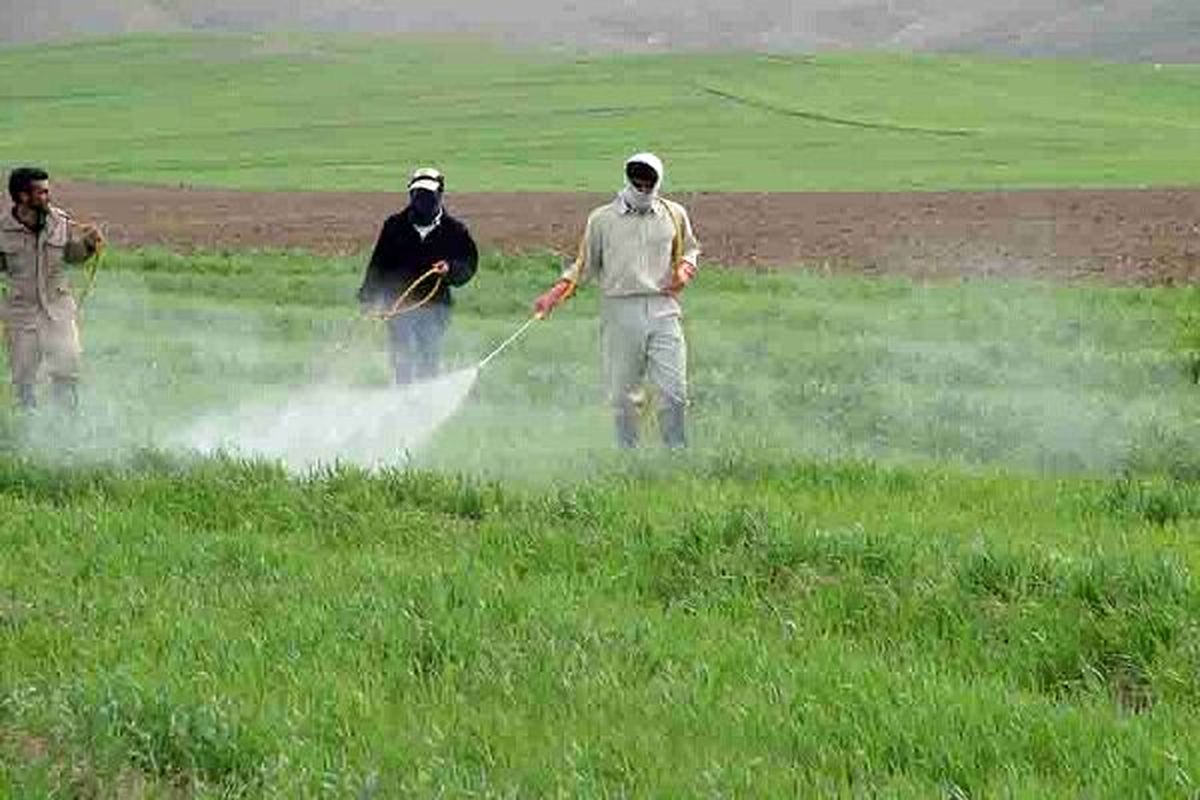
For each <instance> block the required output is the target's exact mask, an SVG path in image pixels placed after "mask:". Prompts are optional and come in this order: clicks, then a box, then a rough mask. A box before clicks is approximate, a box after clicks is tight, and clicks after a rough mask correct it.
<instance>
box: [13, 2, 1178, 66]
mask: <svg viewBox="0 0 1200 800" xmlns="http://www.w3.org/2000/svg"><path fill="white" fill-rule="evenodd" d="M0 11H2V12H3V13H2V15H0V16H2V17H3V19H4V20H5V25H4V26H3V27H0V41H10V42H29V41H38V40H45V39H61V38H70V37H76V36H80V35H87V34H109V33H121V32H134V31H165V30H230V31H263V30H297V29H299V30H306V31H316V32H320V31H368V32H382V33H389V32H396V33H413V32H415V33H472V34H484V35H489V36H496V37H498V38H501V39H504V40H508V41H513V42H517V43H521V44H541V45H552V46H567V47H582V48H588V49H604V50H661V49H666V48H692V49H713V48H720V49H728V48H736V49H746V48H751V49H764V48H766V49H777V50H805V51H811V50H828V49H844V48H884V49H904V50H921V51H944V50H962V51H972V52H988V53H997V54H1008V55H1022V56H1071V57H1089V58H1103V59H1112V60H1126V61H1138V60H1142V61H1146V60H1155V61H1200V2H1196V0H1055V1H1054V2H1047V0H990V1H988V2H984V1H982V0H810V1H809V2H804V3H801V2H800V0H741V2H738V3H733V2H729V0H589V2H587V3H583V2H573V3H572V2H568V3H562V2H552V1H551V0H514V1H513V2H495V0H443V2H439V3H425V4H419V3H413V2H405V0H327V1H326V2H321V3H319V4H314V3H308V4H306V5H303V6H302V7H301V8H296V7H295V5H294V4H293V3H292V2H290V0H157V1H156V0H39V2H37V3H29V2H26V0H0Z"/></svg>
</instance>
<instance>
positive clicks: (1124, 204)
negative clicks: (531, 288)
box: [55, 182, 1200, 285]
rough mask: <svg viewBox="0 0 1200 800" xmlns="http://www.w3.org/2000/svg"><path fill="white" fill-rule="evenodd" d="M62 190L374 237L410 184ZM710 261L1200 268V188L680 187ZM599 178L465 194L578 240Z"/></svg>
mask: <svg viewBox="0 0 1200 800" xmlns="http://www.w3.org/2000/svg"><path fill="white" fill-rule="evenodd" d="M55 193H56V201H57V202H58V203H59V204H60V205H62V206H63V207H65V208H67V209H69V210H70V211H71V212H72V213H73V214H74V215H75V216H77V217H80V218H83V219H94V220H97V221H99V222H101V223H102V224H103V225H104V226H105V227H106V230H107V233H108V235H109V238H110V239H111V240H113V241H114V242H115V243H117V244H118V245H121V246H137V245H148V244H155V245H165V246H168V247H171V248H175V249H182V250H185V251H186V250H190V249H196V248H202V249H252V248H285V249H304V250H310V251H313V252H317V253H323V254H354V253H362V252H363V251H369V249H370V247H371V245H372V244H373V243H374V238H375V235H376V233H377V232H378V229H379V226H380V224H381V223H382V221H383V219H384V218H385V217H386V216H387V215H388V214H389V213H391V212H393V211H395V210H397V209H398V208H399V207H400V206H401V205H402V204H403V202H404V197H403V195H399V194H370V193H363V194H351V193H332V192H328V193H327V192H321V193H316V192H314V193H282V192H236V191H224V190H201V189H186V188H162V187H132V186H112V185H95V184H86V183H68V182H59V183H57V184H56V188H55ZM675 197H676V199H678V200H681V201H682V202H684V203H685V204H687V205H688V207H689V208H690V210H691V213H692V217H693V220H694V223H695V226H696V230H697V234H698V235H699V237H700V240H701V242H702V244H703V245H704V251H705V258H706V260H707V261H710V262H716V263H720V264H726V265H730V266H738V267H757V268H788V267H805V268H808V269H814V270H820V271H829V272H841V273H846V272H858V273H867V274H903V275H909V276H913V277H917V278H921V279H932V280H941V279H958V278H962V277H966V278H975V277H980V278H984V277H1000V278H1004V277H1033V278H1044V279H1047V280H1067V281H1077V280H1087V279H1095V280H1101V281H1105V282H1111V283H1119V284H1140V285H1164V284H1190V283H1194V282H1197V281H1200V189H1180V190H1128V191H1023V192H944V193H884V194H868V193H824V194H821V193H816V194H814V193H809V194H715V193H714V194H707V193H702V194H694V195H676V196H675ZM606 199H607V198H606V197H605V196H603V195H586V194H454V195H451V196H449V197H448V202H447V204H448V206H449V207H450V209H451V211H452V212H453V213H455V214H457V215H458V216H460V217H463V218H465V219H466V220H467V221H468V223H469V224H470V225H471V228H472V230H473V231H474V233H475V235H476V237H477V238H478V239H479V240H480V242H481V244H483V245H484V246H485V247H495V248H500V249H502V250H505V251H517V250H529V249H541V250H546V249H550V250H556V251H559V252H563V253H568V252H573V250H574V242H575V241H576V240H577V239H578V237H579V234H580V232H581V226H582V222H583V220H584V218H585V216H586V214H587V211H588V210H589V209H590V208H592V207H593V206H595V205H597V204H599V203H603V202H605V201H606Z"/></svg>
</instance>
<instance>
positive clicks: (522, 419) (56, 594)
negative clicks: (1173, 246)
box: [0, 251, 1200, 798]
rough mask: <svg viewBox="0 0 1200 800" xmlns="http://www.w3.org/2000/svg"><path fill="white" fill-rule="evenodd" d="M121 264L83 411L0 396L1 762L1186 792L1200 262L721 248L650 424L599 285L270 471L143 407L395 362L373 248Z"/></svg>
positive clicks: (300, 780)
mask: <svg viewBox="0 0 1200 800" xmlns="http://www.w3.org/2000/svg"><path fill="white" fill-rule="evenodd" d="M554 266H555V265H554V260H553V258H552V257H551V256H546V257H544V258H542V257H538V256H528V257H523V258H519V259H513V258H508V259H501V258H499V257H495V256H491V257H489V258H488V260H487V261H486V263H485V265H484V268H483V270H482V272H481V274H480V276H479V278H478V280H477V282H476V283H474V284H473V285H472V286H471V287H470V288H469V289H468V290H467V291H464V292H462V293H461V295H460V301H461V302H460V303H459V305H458V307H457V311H456V314H457V317H456V325H455V327H454V329H453V331H452V335H451V339H450V341H449V343H448V347H449V359H450V361H451V362H452V363H459V364H465V363H470V362H472V361H473V360H474V359H477V358H478V357H479V356H480V355H481V354H482V353H483V352H485V351H486V350H487V349H488V347H489V345H490V344H492V343H494V342H496V341H498V340H499V339H501V338H502V337H503V336H504V335H505V334H506V333H507V332H508V331H510V330H511V329H512V328H513V327H515V325H516V324H517V323H518V322H519V321H520V320H521V319H522V317H523V315H524V314H525V313H526V309H527V303H528V300H529V298H530V297H531V296H532V294H533V292H534V291H535V290H536V289H537V288H539V287H541V286H542V285H544V284H545V282H546V280H547V279H548V278H549V277H550V276H551V275H552V274H553V272H554ZM108 267H109V271H107V272H106V273H105V274H104V275H103V276H102V279H101V282H100V284H99V288H98V289H97V292H96V293H95V295H94V296H93V297H92V298H91V299H90V300H89V303H88V306H87V307H86V308H85V336H86V340H87V346H88V349H89V368H88V375H87V379H88V380H87V391H86V392H85V395H84V401H85V407H86V408H87V409H88V411H89V413H88V415H87V416H85V417H84V418H83V419H82V420H80V421H78V422H75V423H71V422H64V421H62V420H57V419H55V418H54V417H53V415H52V414H47V415H45V416H43V417H41V418H39V419H37V420H35V421H33V422H32V423H26V424H22V423H20V422H19V421H17V420H16V419H13V418H9V419H8V420H7V422H6V424H5V425H4V426H3V431H4V433H3V434H2V435H3V439H2V441H3V442H4V443H5V452H6V455H4V456H3V457H2V458H0V542H2V545H3V552H4V554H5V557H4V558H3V559H0V796H11V797H18V798H26V797H28V798H34V797H46V796H64V797H138V796H147V797H289V798H291V797H320V796H324V797H348V798H360V797H397V796H409V795H417V796H452V797H464V796H488V797H511V796H551V795H553V796H572V797H574V796H594V797H600V796H697V795H709V796H731V795H738V796H745V795H748V796H780V795H789V796H816V795H823V796H829V795H842V796H887V797H913V798H917V797H930V796H949V797H1039V798H1040V797H1054V796H1057V797H1080V796H1086V797H1191V796H1195V794H1196V791H1197V789H1196V781H1197V780H1200V774H1198V773H1197V767H1196V765H1197V764H1198V763H1200V736H1197V734H1196V731H1197V730H1200V680H1198V678H1197V676H1198V675H1200V626H1198V624H1197V620H1198V619H1200V587H1198V586H1197V584H1196V581H1195V574H1196V570H1197V569H1198V568H1200V547H1198V546H1197V544H1196V542H1197V534H1200V488H1198V484H1197V483H1196V482H1195V481H1196V478H1197V476H1198V475H1200V457H1198V456H1197V455H1196V453H1197V449H1196V438H1197V437H1196V433H1195V430H1194V424H1193V420H1194V419H1195V418H1196V414H1197V411H1200V400H1198V398H1197V395H1196V391H1195V387H1194V385H1193V384H1192V383H1191V377H1190V374H1189V370H1190V367H1191V363H1192V362H1191V359H1192V358H1193V355H1194V354H1193V350H1192V344H1193V343H1194V338H1193V335H1194V332H1195V328H1194V324H1193V321H1192V316H1191V315H1192V309H1193V308H1194V307H1195V301H1196V297H1195V292H1194V291H1193V290H1190V289H1189V290H1180V289H1174V290H1167V289H1159V290H1140V289H1107V288H1100V287H1092V288H1088V287H1079V288H1061V287H1052V286H1045V285H1039V284H1032V283H965V284H961V285H953V286H920V285H915V284H912V283H909V282H904V281H871V280H859V279H848V278H836V279H821V278H817V277H814V276H811V275H805V274H797V273H787V274H758V275H754V274H748V273H744V272H724V271H721V270H717V269H713V270H709V271H708V272H706V273H705V274H704V275H703V276H702V279H701V281H700V282H699V283H698V284H697V286H696V287H695V289H694V291H693V292H692V293H691V295H690V297H689V298H688V309H689V319H688V326H689V328H688V332H689V336H690V338H691V343H692V347H693V357H692V367H693V373H694V384H695V389H696V397H695V401H696V403H695V408H694V412H693V421H694V428H693V434H694V438H695V447H693V448H692V450H690V451H689V452H688V453H687V454H685V455H682V456H678V457H673V456H668V455H666V454H663V453H661V452H659V451H657V450H655V449H653V448H648V449H646V450H645V451H644V452H641V453H638V454H636V455H634V456H632V457H625V456H622V455H621V454H619V453H616V452H614V450H613V448H612V447H611V445H610V442H609V435H610V433H609V426H608V419H607V414H606V412H605V410H604V406H603V403H602V398H601V396H600V392H599V374H598V373H599V367H598V364H597V358H596V350H597V330H596V323H595V302H596V300H595V297H594V294H585V295H584V296H582V297H581V298H579V299H578V300H576V301H573V304H572V305H569V306H568V307H566V308H565V309H563V310H562V311H561V312H559V313H558V314H557V315H556V316H555V317H554V318H552V319H551V320H550V321H548V322H547V323H544V327H542V326H538V327H535V328H534V329H533V330H532V331H531V333H530V334H529V336H528V338H527V339H525V340H523V341H522V342H521V343H520V344H519V345H518V346H517V347H516V349H514V350H513V351H511V352H509V353H506V354H505V355H504V356H503V357H502V358H501V359H499V360H498V361H497V362H495V367H494V369H489V370H488V371H486V372H484V373H483V374H482V376H481V380H480V383H479V385H478V387H477V391H476V392H475V394H474V395H473V396H472V397H471V398H470V400H469V401H468V403H467V404H466V406H465V407H464V408H463V409H462V410H461V411H460V413H459V414H458V415H457V416H456V417H455V419H454V422H453V423H452V425H450V426H449V427H447V428H446V429H444V430H443V431H442V432H441V433H439V434H438V435H437V436H436V437H435V439H434V441H433V442H432V443H431V445H430V446H429V447H428V448H427V449H426V450H424V451H422V452H420V453H418V454H416V461H415V463H414V464H412V465H411V468H409V469H397V470H394V471H391V472H387V473H384V474H379V475H368V474H365V473H363V472H361V471H359V470H356V469H354V468H350V467H344V468H340V469H339V468H331V469H328V470H324V471H321V472H319V473H316V474H312V475H309V476H307V477H295V476H289V475H288V474H287V473H285V472H284V471H282V470H281V469H279V468H277V467H273V466H270V465H265V464H247V463H239V462H236V461H222V460H220V459H216V460H213V459H208V460H204V459H197V458H195V457H192V456H189V455H188V454H187V453H185V452H180V451H176V450H171V449H169V448H163V447H162V446H161V443H162V442H164V441H168V440H169V438H170V436H171V434H172V433H174V432H177V431H179V430H180V429H181V428H184V427H186V425H187V424H188V422H189V420H192V419H194V418H196V417H197V416H199V415H203V414H207V413H211V412H214V411H220V410H221V409H226V408H229V407H231V406H233V405H236V404H237V403H238V402H241V401H244V400H247V399H251V398H252V399H254V400H263V399H266V400H270V399H272V398H283V397H284V396H286V395H288V394H289V393H291V392H294V391H297V390H298V387H303V386H306V385H308V384H311V383H326V382H331V381H332V382H337V383H339V384H344V385H350V386H371V385H376V384H380V383H382V382H383V381H384V380H385V378H386V371H385V369H384V364H383V356H382V350H381V345H382V342H381V341H380V331H379V330H378V329H377V328H376V327H374V324H373V323H356V322H353V321H352V320H350V319H349V318H348V317H347V311H348V304H347V302H346V301H347V299H348V297H349V296H350V295H351V294H352V292H353V289H354V288H355V286H356V282H357V279H358V270H359V268H360V265H359V264H358V263H357V262H354V261H351V260H327V259H316V258H311V257H307V256H303V255H295V254H293V255H285V254H277V255H272V254H243V255H237V254H223V255H221V254H212V255H207V256H204V255H202V256H195V257H191V258H183V257H179V256H173V255H171V254H168V253H161V252H149V251H148V252H143V253H118V254H115V255H114V256H113V257H112V258H111V259H110V262H109V265H108ZM138 792H140V793H141V794H137V793H138Z"/></svg>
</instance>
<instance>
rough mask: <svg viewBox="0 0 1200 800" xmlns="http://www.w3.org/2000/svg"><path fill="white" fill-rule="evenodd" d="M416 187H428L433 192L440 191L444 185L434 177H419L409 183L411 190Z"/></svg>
mask: <svg viewBox="0 0 1200 800" xmlns="http://www.w3.org/2000/svg"><path fill="white" fill-rule="evenodd" d="M414 189H428V190H429V191H431V192H440V191H441V190H442V185H441V184H440V183H438V182H437V181H435V180H434V179H433V178H418V179H417V180H415V181H412V182H411V183H409V184H408V190H409V191H410V192H411V191H413V190H414Z"/></svg>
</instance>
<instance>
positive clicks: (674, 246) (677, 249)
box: [659, 198, 683, 269]
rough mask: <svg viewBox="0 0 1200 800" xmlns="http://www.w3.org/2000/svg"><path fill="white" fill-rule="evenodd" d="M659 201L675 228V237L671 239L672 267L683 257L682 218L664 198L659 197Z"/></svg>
mask: <svg viewBox="0 0 1200 800" xmlns="http://www.w3.org/2000/svg"><path fill="white" fill-rule="evenodd" d="M659 201H660V202H661V203H662V205H663V208H665V209H666V210H667V214H668V216H670V217H671V224H672V225H673V226H674V228H675V238H674V239H672V240H671V267H672V269H674V268H675V267H676V266H677V265H678V264H679V259H681V258H683V220H681V219H680V218H679V215H678V214H677V213H675V207H674V206H673V205H671V203H670V202H669V201H667V199H666V198H659Z"/></svg>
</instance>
